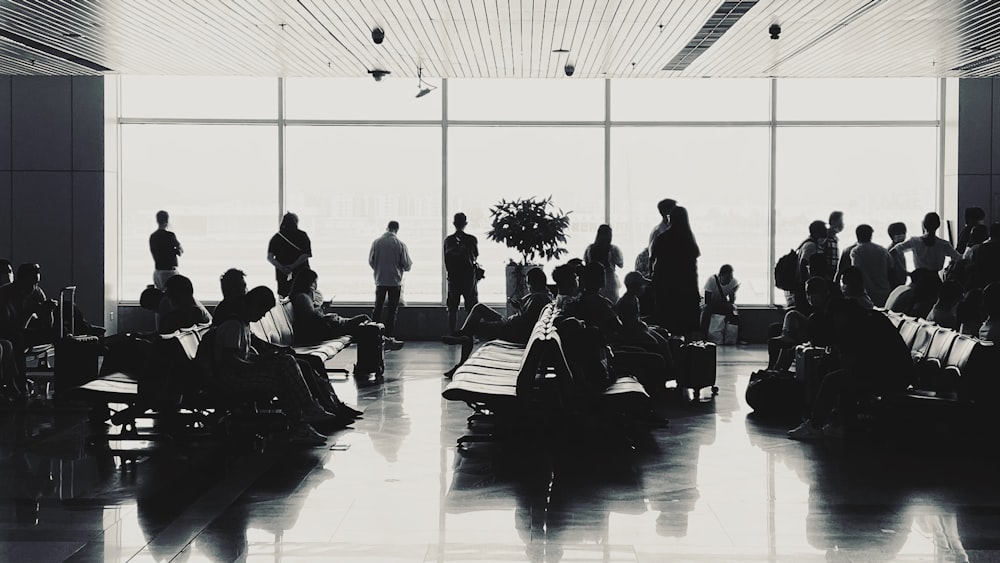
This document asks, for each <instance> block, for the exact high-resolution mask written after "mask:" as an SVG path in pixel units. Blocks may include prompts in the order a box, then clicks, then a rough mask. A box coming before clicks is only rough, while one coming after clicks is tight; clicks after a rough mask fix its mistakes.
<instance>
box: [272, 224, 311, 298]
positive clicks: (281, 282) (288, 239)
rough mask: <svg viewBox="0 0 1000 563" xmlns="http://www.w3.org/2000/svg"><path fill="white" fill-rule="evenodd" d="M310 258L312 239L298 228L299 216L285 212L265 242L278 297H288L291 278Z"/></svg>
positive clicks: (307, 265)
mask: <svg viewBox="0 0 1000 563" xmlns="http://www.w3.org/2000/svg"><path fill="white" fill-rule="evenodd" d="M310 258H312V241H310V240H309V235H307V234H306V232H305V231H303V230H300V229H299V216H298V215H296V214H294V213H285V216H284V217H282V218H281V225H279V227H278V232H277V233H276V234H275V235H274V236H272V237H271V240H270V241H269V242H268V243H267V261H268V262H270V263H271V265H272V266H274V278H275V280H276V281H277V282H278V295H279V296H280V297H288V291H289V290H290V289H291V287H292V278H294V277H295V273H296V272H298V271H299V270H302V269H305V268H308V267H309V259H310Z"/></svg>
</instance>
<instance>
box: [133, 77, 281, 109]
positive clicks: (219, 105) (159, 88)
mask: <svg viewBox="0 0 1000 563" xmlns="http://www.w3.org/2000/svg"><path fill="white" fill-rule="evenodd" d="M121 89H122V95H121V107H122V109H121V111H122V117H141V118H184V119H276V118H277V117H278V81H277V80H275V79H274V78H251V77H204V76H123V77H121Z"/></svg>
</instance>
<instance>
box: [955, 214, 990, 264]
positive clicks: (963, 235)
mask: <svg viewBox="0 0 1000 563" xmlns="http://www.w3.org/2000/svg"><path fill="white" fill-rule="evenodd" d="M985 221H986V211H984V210H983V208H982V207H966V208H965V225H964V226H963V227H962V232H960V233H958V244H956V245H955V250H957V251H958V253H959V254H965V251H966V249H968V248H969V246H970V245H969V236H970V235H971V234H972V229H973V227H975V226H976V225H982V224H983V223H984V222H985Z"/></svg>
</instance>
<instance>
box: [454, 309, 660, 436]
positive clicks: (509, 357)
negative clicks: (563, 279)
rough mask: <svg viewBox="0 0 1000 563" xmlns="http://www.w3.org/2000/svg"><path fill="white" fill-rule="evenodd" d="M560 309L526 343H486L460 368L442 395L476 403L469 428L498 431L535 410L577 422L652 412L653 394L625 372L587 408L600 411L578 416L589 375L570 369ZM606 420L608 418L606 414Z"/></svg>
mask: <svg viewBox="0 0 1000 563" xmlns="http://www.w3.org/2000/svg"><path fill="white" fill-rule="evenodd" d="M558 313H559V310H558V309H557V308H556V307H555V305H554V304H549V305H547V306H546V307H545V308H544V309H543V310H542V312H541V314H540V315H539V318H538V321H537V322H536V323H535V326H534V328H533V330H532V334H531V337H530V339H529V340H528V342H527V344H523V345H522V344H518V343H514V342H507V341H503V340H493V341H490V342H486V343H485V344H483V345H482V346H480V347H479V348H478V349H477V350H476V351H475V352H474V353H473V354H472V355H471V356H470V357H469V358H468V359H467V360H466V361H465V363H463V364H462V365H461V366H460V367H459V368H458V369H457V370H456V371H455V374H454V375H453V376H452V381H451V382H450V383H449V384H448V385H447V386H446V387H445V389H444V391H443V392H442V396H443V397H444V398H445V399H447V400H451V401H462V402H464V403H466V404H468V405H469V406H470V407H471V408H472V410H473V414H472V415H471V416H470V417H469V423H470V427H472V426H473V425H474V423H476V422H480V421H484V420H488V421H489V422H491V423H493V424H494V432H495V430H496V427H497V426H499V425H506V426H507V428H506V430H507V431H511V427H512V426H517V425H518V423H519V422H520V423H523V422H524V421H527V420H531V421H537V417H535V416H531V415H532V414H544V415H550V416H563V417H569V418H573V419H574V420H573V421H574V422H580V423H585V422H596V421H597V420H601V419H602V416H601V415H609V414H610V415H612V418H616V419H618V420H621V419H622V418H623V417H624V418H628V417H639V416H642V414H643V413H645V412H647V411H648V408H649V407H648V399H649V396H648V394H647V393H646V391H645V390H644V389H643V387H642V385H640V384H639V382H638V381H637V380H636V379H635V378H634V377H632V376H621V377H618V378H617V379H615V380H614V381H613V382H611V384H610V385H609V386H607V388H606V389H604V390H603V392H601V394H600V399H599V400H598V401H597V403H596V404H588V406H587V408H588V409H592V408H595V407H596V408H598V409H600V411H601V412H594V411H593V410H588V411H587V412H586V413H585V416H584V417H580V418H577V417H576V416H575V415H576V414H583V413H579V412H574V411H575V409H577V408H578V407H580V406H581V405H582V404H583V403H582V402H581V400H580V399H581V398H580V396H579V390H580V388H581V387H582V386H585V384H584V382H582V381H581V378H583V377H585V375H584V374H582V373H581V371H582V370H579V369H578V370H576V371H574V370H572V369H571V368H570V365H571V363H573V362H571V361H570V360H569V359H567V353H566V350H565V349H564V346H563V343H562V339H561V337H560V333H559V330H558V329H557V328H556V326H555V319H556V317H557V315H558ZM583 418H589V419H590V420H583ZM603 420H608V418H607V417H603ZM517 430H519V431H521V432H533V431H537V430H539V429H538V428H533V427H531V426H530V425H528V426H523V425H522V426H521V427H520V428H518V429H517ZM522 435H523V434H522ZM494 437H495V434H487V435H483V434H467V435H465V436H462V437H460V438H459V439H458V445H459V447H460V448H462V447H465V446H466V445H467V444H469V443H470V442H479V441H487V440H492V439H493V438H494Z"/></svg>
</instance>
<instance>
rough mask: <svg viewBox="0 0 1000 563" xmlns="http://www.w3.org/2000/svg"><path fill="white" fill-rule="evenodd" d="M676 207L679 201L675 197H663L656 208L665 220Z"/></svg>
mask: <svg viewBox="0 0 1000 563" xmlns="http://www.w3.org/2000/svg"><path fill="white" fill-rule="evenodd" d="M675 207H677V201H676V200H673V199H661V200H660V202H659V203H657V204H656V210H657V211H659V212H660V217H663V220H664V221H666V220H669V219H670V214H671V213H672V212H673V210H674V208H675Z"/></svg>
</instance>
